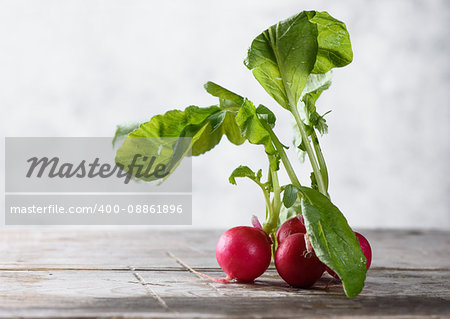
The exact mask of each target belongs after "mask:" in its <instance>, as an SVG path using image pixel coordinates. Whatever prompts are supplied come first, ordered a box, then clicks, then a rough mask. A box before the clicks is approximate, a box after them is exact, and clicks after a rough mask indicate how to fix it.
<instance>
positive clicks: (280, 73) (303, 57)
mask: <svg viewBox="0 0 450 319" xmlns="http://www.w3.org/2000/svg"><path fill="white" fill-rule="evenodd" d="M313 15H314V12H312V11H311V12H301V13H299V14H297V15H295V16H293V17H291V18H289V19H287V20H283V21H280V22H279V23H277V24H276V25H273V26H271V27H270V28H269V29H267V30H265V31H264V32H263V33H261V34H260V35H259V36H257V37H256V38H255V39H254V40H253V42H252V44H251V46H250V49H249V50H248V54H247V58H246V60H245V65H246V66H247V67H248V68H249V69H250V70H252V72H253V75H254V76H255V78H256V79H257V80H258V82H259V83H260V84H261V85H262V86H263V88H264V89H265V90H266V91H267V93H269V94H270V95H271V96H272V97H273V98H274V99H275V100H276V101H277V102H278V103H279V104H280V105H281V106H283V107H285V108H287V109H289V105H290V104H291V103H292V104H293V105H296V104H297V102H298V100H299V99H300V95H301V93H302V91H303V88H304V87H305V84H306V80H307V78H308V75H309V74H310V73H311V71H312V70H313V68H314V63H315V61H316V55H317V50H318V44H317V26H316V24H314V23H312V22H310V21H309V19H310V18H311V17H312V16H313Z"/></svg>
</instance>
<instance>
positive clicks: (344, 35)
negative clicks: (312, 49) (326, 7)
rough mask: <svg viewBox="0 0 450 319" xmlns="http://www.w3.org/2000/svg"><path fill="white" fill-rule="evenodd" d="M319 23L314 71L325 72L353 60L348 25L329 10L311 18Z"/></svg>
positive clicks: (313, 21)
mask: <svg viewBox="0 0 450 319" xmlns="http://www.w3.org/2000/svg"><path fill="white" fill-rule="evenodd" d="M310 21H311V22H312V23H315V24H316V25H317V31H318V37H317V41H318V44H319V50H318V52H317V58H316V63H315V64H314V69H313V71H312V72H313V73H325V72H328V71H329V70H331V69H332V68H335V67H343V66H346V65H347V64H349V63H350V62H352V60H353V51H352V46H351V43H350V35H349V34H348V31H347V27H346V26H345V24H344V23H343V22H341V21H339V20H336V19H335V18H333V17H332V16H330V15H329V14H328V13H327V12H316V13H315V14H314V16H313V17H312V18H311V19H310Z"/></svg>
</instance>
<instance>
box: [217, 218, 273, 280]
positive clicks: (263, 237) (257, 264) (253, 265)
mask: <svg viewBox="0 0 450 319" xmlns="http://www.w3.org/2000/svg"><path fill="white" fill-rule="evenodd" d="M271 257H272V253H271V248H270V241H269V236H267V234H266V233H265V232H264V231H262V230H261V229H257V228H254V227H248V226H239V227H234V228H231V229H229V230H227V231H226V232H225V233H223V235H222V236H221V237H220V238H219V242H218V243H217V246H216V258H217V262H218V263H219V265H220V267H221V268H222V270H223V271H224V272H225V273H226V274H227V278H228V279H236V280H238V281H241V282H251V281H253V280H255V278H258V277H259V276H261V275H262V274H263V273H264V272H265V271H266V270H267V268H268V267H269V265H270V259H271Z"/></svg>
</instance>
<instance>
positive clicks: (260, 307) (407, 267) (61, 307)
mask: <svg viewBox="0 0 450 319" xmlns="http://www.w3.org/2000/svg"><path fill="white" fill-rule="evenodd" d="M55 229H56V228H55ZM220 233H221V232H219V231H154V230H142V229H141V230H120V231H119V230H92V229H91V230H87V231H79V230H76V231H74V230H70V229H63V230H30V229H28V230H27V229H8V228H4V229H2V230H1V231H0V248H1V249H0V318H10V317H26V318H28V317H33V318H35V317H44V318H50V317H70V318H72V317H77V318H78V317H83V318H84V317H120V318H128V317H129V318H172V317H181V318H191V317H201V318H241V317H251V318H273V317H283V318H286V317H297V318H299V317H308V316H310V317H329V316H335V317H350V316H353V317H358V318H361V317H389V318H392V317H395V318H405V317H407V318H410V317H413V318H416V317H433V318H435V317H439V318H440V317H448V318H450V292H449V288H450V232H417V231H366V232H364V234H366V237H367V238H368V239H369V241H370V242H371V243H372V247H373V251H374V259H373V263H372V265H373V266H372V268H371V269H370V271H369V272H368V277H367V281H366V286H365V288H364V290H363V293H362V294H361V295H359V296H358V297H356V298H354V299H351V300H349V299H347V298H346V297H345V295H344V293H343V291H342V287H341V286H340V285H339V283H338V282H337V281H332V282H331V283H330V280H331V279H330V277H328V276H324V277H322V279H321V280H320V281H319V282H318V283H317V284H316V285H315V286H314V287H313V288H312V289H309V290H302V289H295V288H291V287H288V286H287V284H285V283H284V282H283V281H282V280H281V279H280V277H279V276H278V275H277V272H276V270H275V269H274V268H273V267H271V268H270V269H269V270H268V271H267V272H266V274H265V275H263V276H262V277H260V278H259V279H258V280H257V281H256V282H255V283H254V284H238V283H231V284H220V283H215V282H211V281H208V280H207V279H205V278H203V277H199V276H198V275H196V274H194V273H192V272H190V271H189V270H187V269H186V268H185V267H184V266H183V265H182V264H180V263H179V262H178V261H177V260H176V258H175V256H176V257H178V258H181V259H182V260H184V261H185V262H186V263H188V264H189V265H191V266H192V267H194V268H195V269H197V270H200V271H202V272H205V273H207V274H209V275H211V276H214V277H221V276H223V273H222V272H221V270H220V268H218V265H217V262H216V260H215V253H214V249H215V244H216V242H217V239H218V237H219V236H220Z"/></svg>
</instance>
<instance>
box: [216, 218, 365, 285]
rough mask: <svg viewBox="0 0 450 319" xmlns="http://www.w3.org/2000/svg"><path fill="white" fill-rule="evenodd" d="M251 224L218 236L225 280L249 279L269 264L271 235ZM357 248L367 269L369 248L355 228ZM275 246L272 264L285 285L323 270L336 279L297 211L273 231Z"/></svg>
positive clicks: (298, 282) (311, 281)
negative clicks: (365, 260) (317, 250)
mask: <svg viewBox="0 0 450 319" xmlns="http://www.w3.org/2000/svg"><path fill="white" fill-rule="evenodd" d="M253 224H254V226H253V227H247V226H240V227H234V228H231V229H229V230H227V231H226V232H225V233H224V234H223V235H222V236H221V237H220V239H219V241H218V243H217V247H216V257H217V262H218V263H219V265H220V267H221V268H222V270H223V271H224V272H225V273H226V274H227V278H226V280H227V281H230V280H233V279H235V280H237V281H240V282H252V281H253V280H254V279H256V278H257V277H259V276H261V275H262V274H263V273H264V272H265V271H266V270H267V268H268V267H269V265H270V260H271V256H272V253H271V251H272V250H271V245H272V244H274V243H272V240H271V238H270V237H269V236H268V235H267V234H266V233H265V232H264V231H263V230H262V229H261V227H260V225H259V223H257V222H256V223H255V221H254V222H253ZM355 235H356V237H357V238H358V240H359V243H360V246H361V249H362V251H363V253H364V255H365V257H366V258H367V263H366V267H367V269H369V267H370V264H371V260H372V250H371V247H370V244H369V242H368V241H367V239H366V238H365V237H364V236H363V235H361V234H359V233H357V232H355ZM276 241H277V243H278V247H277V249H276V252H275V256H274V259H275V267H276V269H277V271H278V273H279V275H280V276H281V278H283V279H284V280H285V281H286V282H287V283H288V284H289V285H291V286H293V287H300V288H308V287H311V286H312V285H314V283H315V282H316V281H317V280H318V279H319V278H320V277H322V274H323V273H324V271H325V270H326V271H327V272H328V273H329V274H330V275H331V276H333V277H334V278H336V279H339V277H338V276H337V275H336V273H334V272H333V271H332V270H331V269H329V268H328V267H327V266H326V265H325V264H323V263H322V262H321V261H320V260H319V259H318V258H317V257H316V255H315V254H314V250H313V248H312V246H311V244H310V242H309V239H308V235H307V232H306V228H305V225H304V220H303V217H302V216H301V215H297V216H295V217H293V218H291V219H289V220H287V221H286V222H285V223H283V224H282V225H281V226H280V228H279V229H278V231H277V233H276Z"/></svg>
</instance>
